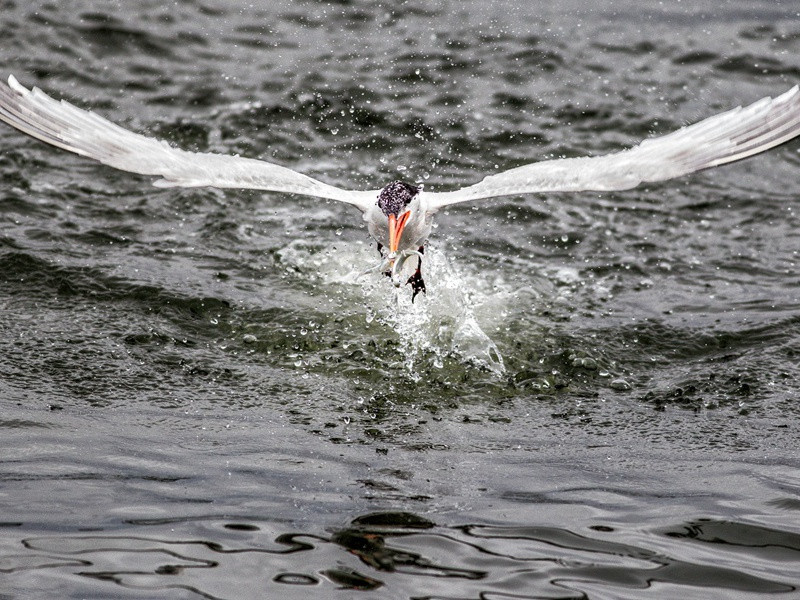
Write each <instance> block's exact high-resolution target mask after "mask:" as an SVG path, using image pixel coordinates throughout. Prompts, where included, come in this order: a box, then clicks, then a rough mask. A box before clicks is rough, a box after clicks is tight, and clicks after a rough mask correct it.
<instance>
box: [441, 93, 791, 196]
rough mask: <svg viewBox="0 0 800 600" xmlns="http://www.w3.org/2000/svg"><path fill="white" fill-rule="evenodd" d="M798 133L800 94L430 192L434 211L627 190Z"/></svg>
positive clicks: (729, 158) (768, 145)
mask: <svg viewBox="0 0 800 600" xmlns="http://www.w3.org/2000/svg"><path fill="white" fill-rule="evenodd" d="M798 135H800V91H798V86H795V87H793V88H792V89H790V90H789V91H788V92H786V93H785V94H783V95H781V96H778V97H777V98H774V99H772V98H762V99H761V100H759V101H757V102H755V103H753V104H751V105H750V106H747V107H745V108H741V107H739V108H734V109H733V110H729V111H728V112H724V113H721V114H718V115H715V116H713V117H709V118H707V119H705V120H703V121H700V122H699V123H695V124H694V125H689V126H688V127H684V128H682V129H679V130H677V131H675V132H673V133H670V134H667V135H664V136H661V137H656V138H651V139H648V140H645V141H643V142H642V143H640V144H639V145H638V146H634V147H633V148H630V149H628V150H623V151H622V152H616V153H614V154H607V155H604V156H597V157H586V158H563V159H557V160H548V161H543V162H538V163H532V164H528V165H523V166H521V167H516V168H514V169H510V170H508V171H504V172H502V173H498V174H496V175H490V176H488V177H486V178H485V179H484V180H483V181H481V182H480V183H477V184H475V185H471V186H469V187H465V188H462V189H460V190H456V191H453V192H438V193H437V192H433V193H428V194H427V200H428V204H429V207H430V210H434V211H435V210H437V209H439V208H441V207H443V206H448V205H450V204H456V203H459V202H468V201H471V200H479V199H482V198H491V197H494V196H508V195H511V194H529V193H534V192H578V191H590V190H593V191H610V190H627V189H630V188H633V187H636V186H637V185H639V184H640V183H643V182H649V181H663V180H665V179H672V178H674V177H680V176H681V175H687V174H689V173H693V172H695V171H700V170H702V169H708V168H710V167H716V166H718V165H723V164H725V163H730V162H733V161H736V160H741V159H743V158H747V157H748V156H752V155H754V154H758V153H759V152H764V151H765V150H769V149H770V148H773V147H775V146H778V145H780V144H783V143H784V142H787V141H789V140H791V139H792V138H794V137H797V136H798Z"/></svg>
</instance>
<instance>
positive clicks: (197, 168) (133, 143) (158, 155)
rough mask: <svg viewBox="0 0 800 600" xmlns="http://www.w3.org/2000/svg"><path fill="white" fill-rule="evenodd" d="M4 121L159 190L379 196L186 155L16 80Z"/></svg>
mask: <svg viewBox="0 0 800 600" xmlns="http://www.w3.org/2000/svg"><path fill="white" fill-rule="evenodd" d="M0 119H1V120H3V121H5V122H6V123H8V124H9V125H11V126H12V127H16V128H17V129H19V130H20V131H22V132H24V133H27V134H28V135H31V136H33V137H35V138H37V139H40V140H42V141H43V142H47V143H48V144H52V145H53V146H58V147H59V148H63V149H64V150H69V151H70V152H74V153H75V154H80V155H81V156H86V157H89V158H92V159H94V160H97V161H100V162H101V163H103V164H106V165H109V166H111V167H114V168H116V169H121V170H123V171H130V172H132V173H141V174H142V175H159V176H161V177H162V179H159V180H157V181H156V182H155V185H156V186H159V187H172V186H180V187H201V186H210V187H217V188H250V189H257V190H269V191H273V192H288V193H292V194H303V195H306V196H317V197H320V198H331V199H333V200H340V201H342V202H347V203H348V204H353V205H355V206H357V207H359V208H360V209H361V210H367V208H369V207H370V205H372V204H374V203H375V200H376V198H377V195H378V193H379V190H374V191H367V192H363V191H362V192H358V191H349V190H343V189H341V188H338V187H335V186H332V185H328V184H326V183H322V182H321V181H317V180H316V179H312V178H311V177H308V176H307V175H303V174H301V173H298V172H296V171H293V170H291V169H288V168H286V167H282V166H280V165H276V164H273V163H270V162H266V161H261V160H255V159H252V158H242V157H240V156H226V155H223V154H212V153H200V152H187V151H185V150H180V149H178V148H173V147H172V146H170V145H169V144H167V143H166V142H164V141H161V140H156V139H153V138H149V137H146V136H143V135H140V134H138V133H133V132H131V131H128V130H127V129H123V128H122V127H120V126H119V125H115V124H114V123H112V122H110V121H107V120H106V119H104V118H102V117H100V116H98V115H96V114H94V113H92V112H89V111H85V110H81V109H80V108H77V107H75V106H73V105H72V104H70V103H69V102H66V101H64V100H62V101H60V102H58V101H56V100H53V99H52V98H51V97H50V96H48V95H47V94H45V93H44V92H42V91H41V90H40V89H38V88H33V90H28V89H26V88H25V87H23V86H22V85H20V84H19V82H18V81H17V80H16V79H15V78H14V76H13V75H12V76H10V77H9V78H8V86H5V85H2V84H0Z"/></svg>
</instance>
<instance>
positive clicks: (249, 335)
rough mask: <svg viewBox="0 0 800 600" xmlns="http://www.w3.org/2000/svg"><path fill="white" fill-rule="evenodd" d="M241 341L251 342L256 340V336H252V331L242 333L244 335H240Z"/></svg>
mask: <svg viewBox="0 0 800 600" xmlns="http://www.w3.org/2000/svg"><path fill="white" fill-rule="evenodd" d="M242 341H243V342H244V343H245V344H252V343H254V342H257V341H258V338H257V337H256V336H254V335H253V334H252V333H246V334H244V336H242Z"/></svg>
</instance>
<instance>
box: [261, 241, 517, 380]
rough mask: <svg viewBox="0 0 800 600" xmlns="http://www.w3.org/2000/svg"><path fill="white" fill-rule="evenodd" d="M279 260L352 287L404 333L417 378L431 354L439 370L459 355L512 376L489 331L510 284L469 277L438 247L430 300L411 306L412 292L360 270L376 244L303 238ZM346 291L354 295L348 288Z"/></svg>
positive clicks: (431, 252)
mask: <svg viewBox="0 0 800 600" xmlns="http://www.w3.org/2000/svg"><path fill="white" fill-rule="evenodd" d="M277 254H278V256H279V258H280V260H281V262H283V263H284V264H285V265H286V266H288V267H289V268H290V269H291V270H293V271H296V272H299V273H303V274H308V275H311V276H312V277H313V278H314V279H315V280H316V281H315V283H316V284H317V285H330V286H347V287H348V288H350V289H351V290H353V291H358V292H359V293H360V295H361V296H362V298H363V300H364V305H365V307H366V308H365V314H364V317H365V319H367V320H368V321H372V320H377V321H378V322H379V323H381V324H383V325H385V326H386V327H388V328H391V329H392V330H393V331H394V332H395V334H396V335H397V337H398V341H399V343H400V349H399V352H398V356H399V358H398V359H399V360H402V361H403V362H404V364H405V366H406V368H407V370H408V371H409V373H410V374H411V375H412V376H415V375H414V374H415V369H414V365H415V364H416V363H417V362H418V361H420V360H423V358H426V359H427V357H429V356H432V357H433V361H434V365H442V363H443V361H444V359H445V358H448V357H457V358H458V359H460V360H461V361H462V362H466V363H469V364H471V365H474V366H477V367H479V368H483V369H487V370H489V371H491V372H492V373H495V374H496V375H502V374H503V373H504V372H505V365H504V362H503V356H502V354H501V353H500V350H499V349H498V347H497V344H495V342H494V341H493V340H492V339H491V337H490V336H489V335H488V334H487V333H486V331H485V329H487V328H490V327H492V326H495V327H496V326H499V325H500V324H501V323H502V316H503V315H504V314H505V311H506V310H507V309H508V306H507V304H508V303H509V302H510V301H511V299H512V296H513V293H512V291H511V289H510V286H508V285H506V284H505V283H504V282H502V281H500V280H499V279H497V276H496V275H492V276H491V280H490V275H487V274H486V273H467V272H464V271H462V268H460V267H459V265H455V264H453V263H452V262H451V261H450V260H449V259H448V258H447V256H446V255H445V254H444V252H443V251H441V250H440V249H439V248H438V247H437V246H435V245H432V246H428V247H426V249H425V256H424V262H423V267H422V269H423V270H422V274H423V277H424V279H425V283H426V285H427V294H419V295H418V296H417V298H416V300H415V301H414V302H413V303H412V301H411V294H412V291H411V286H406V285H404V286H401V287H400V288H396V287H395V286H394V285H392V282H391V281H390V279H389V278H388V277H384V276H383V275H380V274H377V273H368V274H366V275H363V269H359V267H361V266H363V265H365V264H366V265H369V264H372V263H374V262H375V261H376V259H377V252H376V251H375V249H374V248H373V247H372V246H371V245H369V246H367V244H363V243H362V244H357V245H354V246H351V245H348V246H346V247H345V246H344V245H342V246H341V247H337V248H334V249H329V250H328V249H322V248H320V247H319V245H316V244H314V245H312V244H310V243H309V242H307V241H303V240H297V241H294V242H291V243H290V244H289V245H287V246H286V247H284V248H282V249H281V250H279V251H278V253H277ZM408 263H409V264H407V265H406V266H405V270H406V271H407V272H404V273H403V274H402V275H401V277H404V278H407V277H408V276H410V275H411V273H412V272H413V269H414V268H415V267H416V261H415V260H413V261H412V260H409V261H408ZM404 280H405V279H404ZM341 293H344V295H345V296H348V295H349V294H347V292H346V291H345V290H341ZM342 301H343V302H348V299H347V298H346V297H345V298H343V299H342ZM351 302H352V301H351Z"/></svg>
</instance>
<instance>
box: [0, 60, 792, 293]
mask: <svg viewBox="0 0 800 600" xmlns="http://www.w3.org/2000/svg"><path fill="white" fill-rule="evenodd" d="M0 119H2V120H3V121H5V122H6V123H8V124H9V125H11V126H12V127H16V128H17V129H19V130H20V131H22V132H24V133H27V134H28V135H31V136H33V137H35V138H37V139H39V140H42V141H44V142H47V143H48V144H52V145H53V146H57V147H59V148H63V149H64V150H69V151H70V152H74V153H75V154H79V155H81V156H86V157H88V158H92V159H94V160H97V161H99V162H101V163H103V164H106V165H109V166H111V167H114V168H116V169H121V170H123V171H130V172H132V173H140V174H143V175H155V176H160V177H161V179H158V180H157V181H155V182H154V185H156V186H158V187H174V186H180V187H200V186H210V187H216V188H249V189H258V190H267V191H273V192H285V193H291V194H303V195H307V196H315V197H320V198H330V199H333V200H339V201H341V202H346V203H348V204H352V205H354V206H356V207H358V208H359V209H361V211H362V212H363V217H364V220H365V221H366V222H367V229H368V230H369V233H370V235H371V236H372V237H373V238H374V239H375V241H376V242H377V243H378V250H379V251H380V252H381V256H382V261H381V263H380V264H379V265H378V266H377V267H375V268H373V269H370V270H380V271H383V272H385V273H386V274H388V275H390V276H391V277H392V281H393V283H394V284H395V285H396V286H398V287H399V286H400V285H401V283H402V281H401V280H400V272H401V269H402V266H403V263H404V262H405V261H406V259H408V258H409V257H417V258H419V262H418V263H417V269H416V272H415V273H414V275H412V276H411V277H410V278H409V279H408V281H407V283H410V284H411V285H412V288H413V296H412V299H413V297H415V296H416V295H417V293H419V292H420V291H424V290H425V283H424V281H423V279H422V276H421V271H420V267H421V264H422V251H423V248H424V245H425V242H426V241H427V239H428V236H429V235H430V232H431V223H432V218H433V216H434V214H435V213H436V212H437V211H438V210H440V209H441V208H442V207H445V206H449V205H451V204H458V203H462V202H470V201H474V200H481V199H484V198H492V197H496V196H509V195H516V194H531V193H537V192H578V191H590V190H591V191H611V190H627V189H630V188H633V187H636V186H637V185H639V184H640V183H643V182H652V181H663V180H665V179H672V178H674V177H680V176H682V175H687V174H689V173H693V172H695V171H700V170H702V169H708V168H710V167H716V166H719V165H723V164H726V163H730V162H733V161H737V160H741V159H743V158H747V157H749V156H753V155H754V154H758V153H759V152H764V151H765V150H769V149H770V148H774V147H775V146H778V145H780V144H783V143H784V142H787V141H789V140H791V139H793V138H795V137H796V136H798V135H800V91H798V86H794V87H793V88H792V89H790V90H789V91H788V92H786V93H784V94H782V95H781V96H778V97H776V98H774V99H773V98H769V97H767V98H762V99H761V100H759V101H757V102H755V103H753V104H751V105H749V106H747V107H744V108H742V107H738V108H734V109H733V110H729V111H727V112H724V113H721V114H718V115H715V116H712V117H709V118H707V119H705V120H703V121H700V122H699V123H695V124H693V125H689V126H687V127H683V128H682V129H679V130H677V131H675V132H673V133H670V134H667V135H664V136H661V137H655V138H651V139H647V140H645V141H643V142H641V143H640V144H639V145H637V146H634V147H633V148H629V149H627V150H623V151H621V152H615V153H613V154H607V155H604V156H597V157H585V158H565V159H556V160H546V161H542V162H537V163H531V164H527V165H523V166H520V167H516V168H514V169H510V170H508V171H503V172H501V173H498V174H496V175H490V176H488V177H486V178H485V179H483V180H482V181H481V182H479V183H476V184H475V185H471V186H468V187H465V188H462V189H459V190H455V191H452V192H429V191H423V190H422V187H421V186H415V185H411V184H409V183H405V182H402V181H394V182H392V183H390V184H389V185H387V186H386V187H384V188H383V189H380V190H369V191H351V190H344V189H341V188H338V187H335V186H332V185H328V184H326V183H322V182H321V181H317V180H316V179H312V178H311V177H308V176H307V175H303V174H301V173H298V172H296V171H293V170H292V169H289V168H287V167H282V166H280V165H276V164H273V163H270V162H266V161H262V160H255V159H251V158H244V157H240V156H229V155H222V154H213V153H202V152H187V151H186V150H181V149H179V148H174V147H172V146H170V145H169V144H168V143H166V142H164V141H160V140H156V139H153V138H149V137H146V136H143V135H140V134H138V133H133V132H131V131H128V130H127V129H123V128H122V127H120V126H118V125H115V124H114V123H111V122H110V121H108V120H106V119H104V118H102V117H100V116H98V115H96V114H94V113H93V112H90V111H86V110H81V109H79V108H77V107H75V106H73V105H72V104H70V103H68V102H66V101H64V100H62V101H60V102H58V101H56V100H53V99H52V98H51V97H49V96H48V95H47V94H45V93H44V92H42V91H41V90H40V89H38V88H33V89H32V90H28V89H27V88H25V87H23V86H22V85H20V83H19V82H18V81H17V80H16V79H15V78H14V76H13V75H12V76H10V77H9V78H8V86H5V85H2V84H0Z"/></svg>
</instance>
